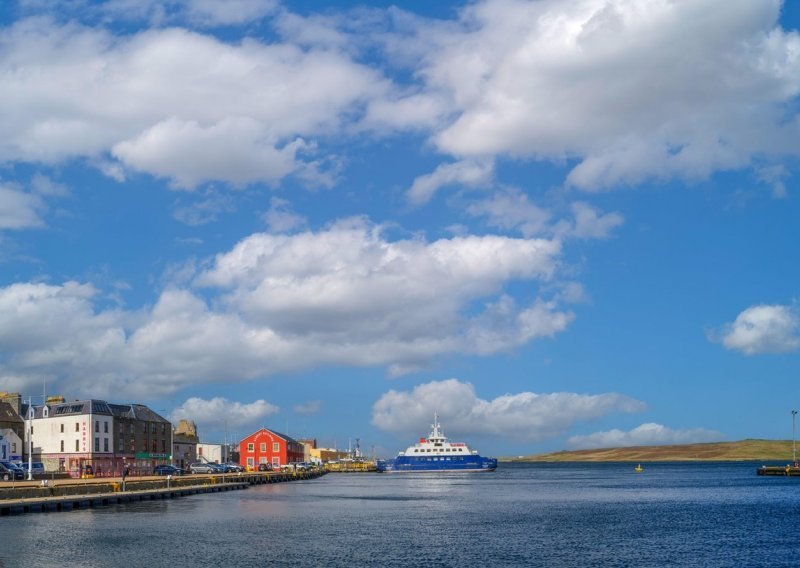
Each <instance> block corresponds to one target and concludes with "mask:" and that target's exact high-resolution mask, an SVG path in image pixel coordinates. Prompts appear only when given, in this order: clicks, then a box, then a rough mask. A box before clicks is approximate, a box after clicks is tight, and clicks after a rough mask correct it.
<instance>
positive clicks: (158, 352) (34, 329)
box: [0, 219, 573, 396]
mask: <svg viewBox="0 0 800 568" xmlns="http://www.w3.org/2000/svg"><path fill="white" fill-rule="evenodd" d="M560 254H561V249H560V245H559V244H558V242H556V241H549V240H546V239H514V238H508V237H498V236H482V237H477V236H460V237H453V238H450V239H440V240H437V241H433V242H426V241H425V240H422V239H419V238H416V239H413V240H399V241H389V240H387V239H386V238H385V237H384V236H383V235H382V233H381V230H380V227H378V226H374V225H371V224H369V223H368V222H366V221H365V220H359V219H356V220H349V221H347V222H341V223H336V224H334V225H332V226H331V227H329V228H328V229H326V230H323V231H319V232H311V231H306V232H303V233H298V234H295V235H283V234H266V233H263V234H255V235H251V236H249V237H247V238H246V239H243V240H242V241H241V242H240V243H238V244H237V245H236V246H235V247H233V249H231V250H230V251H228V252H226V253H223V254H220V255H218V256H217V257H216V258H215V259H214V261H213V262H211V263H210V264H202V265H200V266H202V267H204V268H202V269H200V271H199V272H198V268H197V265H195V264H194V263H191V262H190V263H186V264H185V265H183V266H182V267H179V268H177V269H176V270H175V271H174V274H175V276H174V280H175V282H174V283H173V284H172V285H170V286H167V287H166V289H165V290H164V291H163V292H162V293H161V295H160V296H159V298H158V300H157V302H156V303H155V304H154V305H153V306H152V307H149V308H143V309H141V310H136V311H125V310H121V309H114V310H109V309H102V308H100V305H101V303H100V298H99V297H98V292H97V290H95V289H94V288H93V287H92V286H90V285H88V284H79V283H75V282H68V283H65V284H63V285H61V286H58V285H48V284H14V285H11V286H8V287H5V288H0V389H2V388H3V386H4V385H8V384H12V383H11V381H12V379H13V380H14V381H15V382H14V383H13V384H18V382H19V381H20V380H22V379H25V380H26V381H28V383H29V384H36V383H37V382H38V383H40V382H41V379H42V378H43V377H47V378H48V384H54V382H58V381H62V382H63V383H64V384H69V387H70V390H72V391H75V392H76V393H80V392H86V393H91V394H92V396H105V395H106V394H107V393H110V392H113V393H115V394H119V393H126V394H127V395H129V396H156V395H162V394H166V393H170V392H175V391H177V390H180V389H181V388H184V387H187V386H190V385H196V384H200V383H212V382H227V381H243V380H250V379H255V378H260V377H266V376H270V375H275V374H278V373H293V372H299V371H302V370H306V369H309V368H314V367H319V366H325V365H345V366H360V367H368V366H386V367H388V368H389V369H390V372H391V373H392V374H398V373H402V372H404V371H405V372H407V371H408V370H413V369H419V368H422V367H424V366H426V365H428V364H430V363H431V361H432V360H434V359H435V358H436V357H440V356H443V355H453V354H463V353H468V354H478V355H488V354H491V353H496V352H498V351H505V350H510V349H513V348H515V347H517V346H520V345H523V344H525V343H527V342H530V341H533V340H535V339H537V338H543V337H552V336H554V335H555V334H557V333H559V332H560V331H562V330H564V329H565V328H566V327H567V326H568V324H569V323H570V321H571V320H572V318H573V315H572V314H571V313H570V312H567V311H565V310H563V309H561V308H559V305H558V302H559V301H560V300H558V299H545V298H541V297H540V298H538V299H534V300H533V301H532V302H531V303H530V304H527V305H524V304H523V305H517V302H516V301H515V300H514V299H513V298H511V297H510V296H508V295H507V294H506V293H505V292H504V289H505V288H506V286H508V285H509V284H510V283H512V282H515V281H516V282H528V283H530V284H531V285H532V286H533V287H535V286H536V285H537V284H546V283H549V282H551V281H552V280H553V278H554V276H555V274H556V273H557V270H558V263H559V256H560ZM206 292H208V295H209V296H210V297H212V298H213V300H206V299H205V298H204V297H203V296H202V295H201V293H203V294H204V293H206Z"/></svg>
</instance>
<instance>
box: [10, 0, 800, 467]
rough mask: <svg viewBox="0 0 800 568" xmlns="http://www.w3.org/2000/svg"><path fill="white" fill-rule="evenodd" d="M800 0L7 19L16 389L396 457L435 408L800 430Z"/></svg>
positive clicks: (677, 436) (709, 437)
mask: <svg viewBox="0 0 800 568" xmlns="http://www.w3.org/2000/svg"><path fill="white" fill-rule="evenodd" d="M431 4H433V5H432V6H431ZM796 4H797V3H787V4H785V5H783V4H782V3H781V2H779V1H776V0H772V1H763V2H752V1H751V0H736V1H731V0H724V1H723V0H701V1H695V2H671V1H667V0H648V1H646V2H644V1H641V0H635V1H634V0H610V1H605V0H538V1H533V2H525V1H519V0H504V1H500V0H489V1H481V2H437V3H429V2H411V3H403V4H402V7H394V6H392V4H390V3H388V2H375V3H371V4H369V5H363V4H358V3H350V2H338V3H337V2H330V3H325V2H314V3H306V2H285V3H281V2H277V1H271V0H231V1H230V2H208V1H204V0H173V1H170V2H156V1H140V0H137V1H128V0H110V1H107V2H88V1H85V2H77V3H76V2H69V3H67V2H64V3H61V2H55V1H53V2H43V1H38V0H26V1H20V2H16V3H8V4H7V5H4V9H3V12H2V14H0V25H2V26H3V27H2V33H0V73H2V76H3V77H4V79H3V81H2V83H0V107H2V108H3V117H4V120H3V121H0V267H1V269H0V390H9V391H14V392H21V393H23V394H24V395H26V396H34V397H36V396H38V397H41V396H42V393H43V391H44V390H45V389H46V391H47V393H48V394H63V395H64V396H66V397H67V398H83V397H95V398H106V399H108V400H111V401H115V402H142V403H146V404H149V405H150V406H152V407H153V408H154V409H156V410H158V411H160V412H162V413H163V414H164V415H165V416H168V417H171V418H172V419H174V420H177V419H179V418H183V417H186V418H190V419H193V420H195V421H196V422H197V423H198V426H199V428H200V433H201V436H202V437H203V438H204V439H206V440H207V441H218V440H220V441H221V440H222V439H223V437H224V436H225V435H226V432H227V436H228V437H229V438H236V437H240V436H243V435H246V434H248V433H249V432H251V431H253V430H255V429H256V428H258V427H260V426H262V425H265V426H268V427H272V428H274V429H277V430H282V431H288V432H289V433H290V434H291V435H294V436H297V437H300V436H314V437H316V438H318V440H319V441H320V443H322V444H323V445H326V446H330V445H334V444H338V445H339V446H340V447H342V446H346V445H347V443H348V440H351V439H355V438H360V439H361V441H362V445H363V446H364V447H365V448H368V449H369V448H372V447H374V448H375V449H376V451H377V452H378V453H380V454H382V455H390V454H393V453H394V452H396V451H397V450H398V449H401V448H403V447H405V445H406V444H407V443H409V442H411V441H413V440H414V439H415V438H416V437H418V436H419V435H422V434H425V433H427V429H428V425H429V423H430V421H431V417H432V414H433V412H434V410H438V412H439V413H440V415H441V419H442V422H443V425H444V427H445V432H446V433H447V434H449V435H451V436H452V437H458V438H462V439H465V440H467V441H469V442H471V443H473V444H474V445H475V446H477V447H478V448H480V449H481V450H482V451H483V452H484V453H490V454H497V455H509V454H528V453H536V452H541V451H549V450H557V449H565V448H582V447H598V446H617V445H636V444H649V443H678V442H698V441H716V440H737V439H741V438H746V437H763V438H786V437H789V436H790V434H791V430H790V428H791V415H790V411H791V410H792V409H793V408H796V407H797V406H799V405H800V391H799V389H798V387H797V385H798V379H797V377H798V376H800V365H799V364H798V363H799V362H800V358H799V353H800V311H798V299H797V282H798V279H799V278H798V277H800V274H799V273H798V272H799V271H800V269H799V268H798V254H797V252H796V249H797V245H798V242H800V238H798V237H800V230H798V228H797V219H798V218H799V215H798V214H799V213H800V207H798V199H797V191H798V189H797V180H798V177H797V169H798V149H799V148H800V114H798V102H800V99H799V98H798V95H800V79H798V78H800V35H798V27H799V26H800V9H798V7H797V5H796Z"/></svg>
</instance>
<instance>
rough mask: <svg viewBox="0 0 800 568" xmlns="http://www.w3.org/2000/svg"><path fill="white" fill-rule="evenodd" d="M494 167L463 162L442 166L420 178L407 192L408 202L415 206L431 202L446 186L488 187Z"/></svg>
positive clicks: (489, 164) (489, 163)
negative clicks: (440, 189)
mask: <svg viewBox="0 0 800 568" xmlns="http://www.w3.org/2000/svg"><path fill="white" fill-rule="evenodd" d="M493 171H494V166H493V165H492V163H491V162H475V161H461V162H455V163H452V164H442V165H440V166H438V167H437V168H436V170H435V171H434V172H432V173H430V174H425V175H422V176H419V177H418V178H417V179H415V180H414V183H413V184H411V188H410V189H409V190H408V192H407V197H408V200H409V201H411V203H413V204H415V205H421V204H424V203H427V202H428V201H430V200H431V199H432V198H433V196H434V194H435V193H436V192H437V191H438V190H439V188H441V187H442V186H444V185H451V184H460V185H466V186H472V187H475V186H480V185H486V184H487V183H488V182H490V181H491V179H492V173H493Z"/></svg>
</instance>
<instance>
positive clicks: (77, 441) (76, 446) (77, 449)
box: [75, 440, 81, 452]
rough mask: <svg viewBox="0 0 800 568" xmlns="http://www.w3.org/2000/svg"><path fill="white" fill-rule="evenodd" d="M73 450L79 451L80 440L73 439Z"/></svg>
mask: <svg viewBox="0 0 800 568" xmlns="http://www.w3.org/2000/svg"><path fill="white" fill-rule="evenodd" d="M75 451H76V452H80V451H81V446H80V440H75Z"/></svg>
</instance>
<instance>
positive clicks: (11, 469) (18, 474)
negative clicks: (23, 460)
mask: <svg viewBox="0 0 800 568" xmlns="http://www.w3.org/2000/svg"><path fill="white" fill-rule="evenodd" d="M21 479H25V472H24V471H22V468H21V467H19V466H16V465H14V464H13V463H11V462H9V461H3V462H0V481H14V480H17V481H19V480H21Z"/></svg>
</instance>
